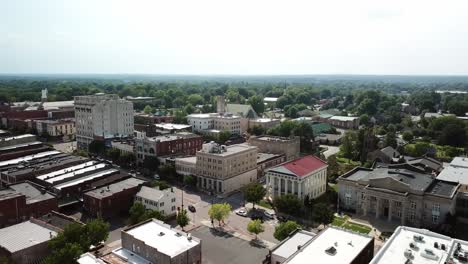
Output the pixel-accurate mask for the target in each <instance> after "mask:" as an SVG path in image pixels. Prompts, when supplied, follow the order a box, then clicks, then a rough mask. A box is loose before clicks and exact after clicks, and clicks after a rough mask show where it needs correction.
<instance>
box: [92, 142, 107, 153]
mask: <svg viewBox="0 0 468 264" xmlns="http://www.w3.org/2000/svg"><path fill="white" fill-rule="evenodd" d="M105 150H106V146H105V145H104V141H101V140H93V141H91V143H89V145H88V151H89V153H93V154H95V155H101V154H104V151H105Z"/></svg>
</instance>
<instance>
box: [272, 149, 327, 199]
mask: <svg viewBox="0 0 468 264" xmlns="http://www.w3.org/2000/svg"><path fill="white" fill-rule="evenodd" d="M327 167H328V165H327V163H325V162H324V161H322V160H321V159H319V158H317V157H315V156H312V155H310V156H304V157H302V158H298V159H295V160H292V161H289V162H286V163H283V164H281V165H279V166H276V167H273V168H270V169H267V171H266V183H267V190H268V192H269V195H270V196H271V197H278V196H281V195H285V194H293V195H296V196H297V197H298V198H299V199H304V198H305V197H306V196H307V197H309V198H310V199H315V198H317V197H319V196H321V195H322V194H324V193H325V191H326V189H327Z"/></svg>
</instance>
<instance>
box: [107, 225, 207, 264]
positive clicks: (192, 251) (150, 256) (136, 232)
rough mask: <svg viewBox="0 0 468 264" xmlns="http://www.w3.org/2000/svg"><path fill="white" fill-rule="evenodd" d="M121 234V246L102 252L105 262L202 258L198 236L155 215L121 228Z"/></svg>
mask: <svg viewBox="0 0 468 264" xmlns="http://www.w3.org/2000/svg"><path fill="white" fill-rule="evenodd" d="M121 237H122V247H121V248H118V249H116V250H114V251H112V253H111V254H108V255H105V256H103V257H102V258H101V259H102V260H104V261H106V262H108V263H152V264H156V263H158V264H193V263H201V262H202V251H201V246H202V245H201V244H202V242H201V240H200V239H198V238H196V237H193V236H191V235H190V234H187V233H185V232H183V231H180V230H177V229H173V228H171V227H170V226H169V225H166V224H164V223H163V222H161V221H158V220H156V219H149V220H147V221H145V222H142V223H139V224H137V225H134V226H131V227H128V228H126V229H123V230H122V233H121ZM118 260H120V261H122V262H118Z"/></svg>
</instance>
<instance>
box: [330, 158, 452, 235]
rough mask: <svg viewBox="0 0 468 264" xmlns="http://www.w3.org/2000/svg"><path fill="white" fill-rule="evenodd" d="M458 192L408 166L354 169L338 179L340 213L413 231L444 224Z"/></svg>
mask: <svg viewBox="0 0 468 264" xmlns="http://www.w3.org/2000/svg"><path fill="white" fill-rule="evenodd" d="M458 188H459V184H458V183H450V182H446V181H440V180H436V179H435V178H434V177H433V176H432V175H431V174H426V173H425V172H424V171H423V170H420V169H417V168H415V167H413V166H410V165H408V164H402V165H399V166H392V167H378V168H374V169H367V168H359V167H357V168H355V169H353V170H351V171H349V172H347V173H345V174H344V175H342V176H340V177H339V178H338V198H339V204H340V209H342V210H351V211H354V212H356V214H358V215H362V216H366V217H370V218H377V219H384V220H387V221H395V222H399V223H401V225H410V226H415V227H420V226H428V227H433V226H438V225H440V224H443V223H444V222H445V219H446V216H447V214H448V213H451V214H454V212H455V196H456V193H457V190H458Z"/></svg>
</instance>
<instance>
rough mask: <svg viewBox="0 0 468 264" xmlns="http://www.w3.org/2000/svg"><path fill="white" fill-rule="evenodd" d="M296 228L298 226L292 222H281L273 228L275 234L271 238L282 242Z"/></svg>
mask: <svg viewBox="0 0 468 264" xmlns="http://www.w3.org/2000/svg"><path fill="white" fill-rule="evenodd" d="M298 228H299V225H298V224H297V223H296V222H294V221H287V222H283V223H281V224H279V225H277V226H276V227H275V233H273V236H274V237H275V238H276V239H277V240H279V241H282V240H284V239H285V238H287V237H288V236H289V234H291V232H293V231H294V230H296V229H298Z"/></svg>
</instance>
